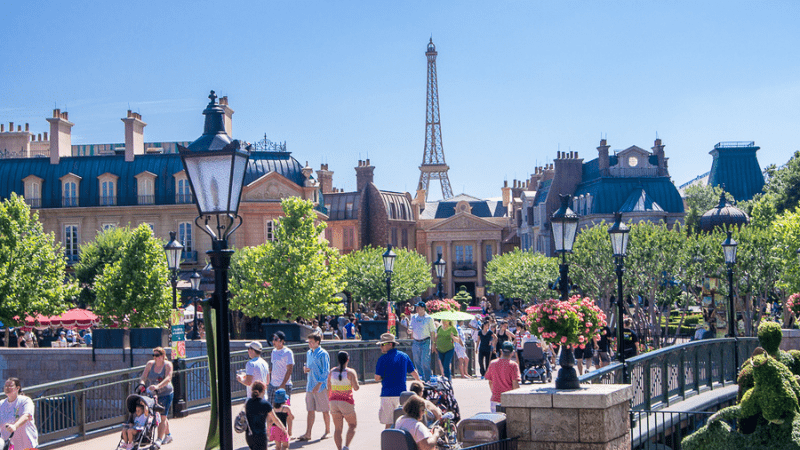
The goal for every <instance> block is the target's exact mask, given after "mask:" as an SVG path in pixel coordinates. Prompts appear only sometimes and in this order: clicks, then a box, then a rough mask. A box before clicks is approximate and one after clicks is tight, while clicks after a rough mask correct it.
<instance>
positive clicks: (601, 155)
mask: <svg viewBox="0 0 800 450" xmlns="http://www.w3.org/2000/svg"><path fill="white" fill-rule="evenodd" d="M608 148H609V147H608V142H607V141H606V140H605V139H600V146H599V147H597V155H598V157H597V165H598V169H600V175H601V176H607V175H608V165H609V162H608Z"/></svg>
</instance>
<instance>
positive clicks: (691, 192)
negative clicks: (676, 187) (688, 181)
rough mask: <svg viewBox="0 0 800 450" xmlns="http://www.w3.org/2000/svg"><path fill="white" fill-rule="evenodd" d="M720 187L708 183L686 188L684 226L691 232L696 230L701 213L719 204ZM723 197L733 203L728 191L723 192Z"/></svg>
mask: <svg viewBox="0 0 800 450" xmlns="http://www.w3.org/2000/svg"><path fill="white" fill-rule="evenodd" d="M722 192H723V191H722V188H721V187H719V186H710V185H705V186H701V185H694V186H689V187H687V188H686V207H687V208H688V209H687V210H686V218H685V223H686V228H688V230H689V231H690V232H692V233H696V232H697V231H698V228H697V227H698V221H699V220H700V217H702V216H703V214H704V213H705V212H706V211H708V210H709V209H711V208H714V207H716V206H717V205H719V196H720V194H722ZM725 198H726V199H727V200H728V201H729V202H731V203H733V202H734V198H733V196H732V195H731V194H730V193H729V192H725Z"/></svg>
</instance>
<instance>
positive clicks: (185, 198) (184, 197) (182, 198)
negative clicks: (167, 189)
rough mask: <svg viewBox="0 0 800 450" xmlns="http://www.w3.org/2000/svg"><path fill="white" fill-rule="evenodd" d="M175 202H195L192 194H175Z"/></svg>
mask: <svg viewBox="0 0 800 450" xmlns="http://www.w3.org/2000/svg"><path fill="white" fill-rule="evenodd" d="M175 203H194V199H193V198H192V194H175Z"/></svg>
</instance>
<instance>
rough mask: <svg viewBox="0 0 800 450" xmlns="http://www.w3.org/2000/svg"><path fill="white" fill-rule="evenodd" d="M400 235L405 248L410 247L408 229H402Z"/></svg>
mask: <svg viewBox="0 0 800 450" xmlns="http://www.w3.org/2000/svg"><path fill="white" fill-rule="evenodd" d="M400 236H401V237H402V239H403V241H402V244H403V248H408V229H406V228H403V229H402V230H400Z"/></svg>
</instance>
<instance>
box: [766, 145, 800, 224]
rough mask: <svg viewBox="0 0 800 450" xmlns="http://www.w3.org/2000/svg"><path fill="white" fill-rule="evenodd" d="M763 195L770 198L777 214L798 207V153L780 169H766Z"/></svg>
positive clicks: (799, 172) (799, 189)
mask: <svg viewBox="0 0 800 450" xmlns="http://www.w3.org/2000/svg"><path fill="white" fill-rule="evenodd" d="M766 172H767V179H766V180H765V181H766V184H765V185H764V194H765V195H767V196H770V197H772V201H773V202H774V204H775V211H776V213H777V214H782V213H783V212H784V211H793V210H794V209H795V208H797V207H798V206H800V151H795V152H794V154H793V155H792V157H791V158H790V159H789V161H787V162H786V164H784V165H783V166H781V167H775V166H774V165H772V166H769V167H767V170H766Z"/></svg>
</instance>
